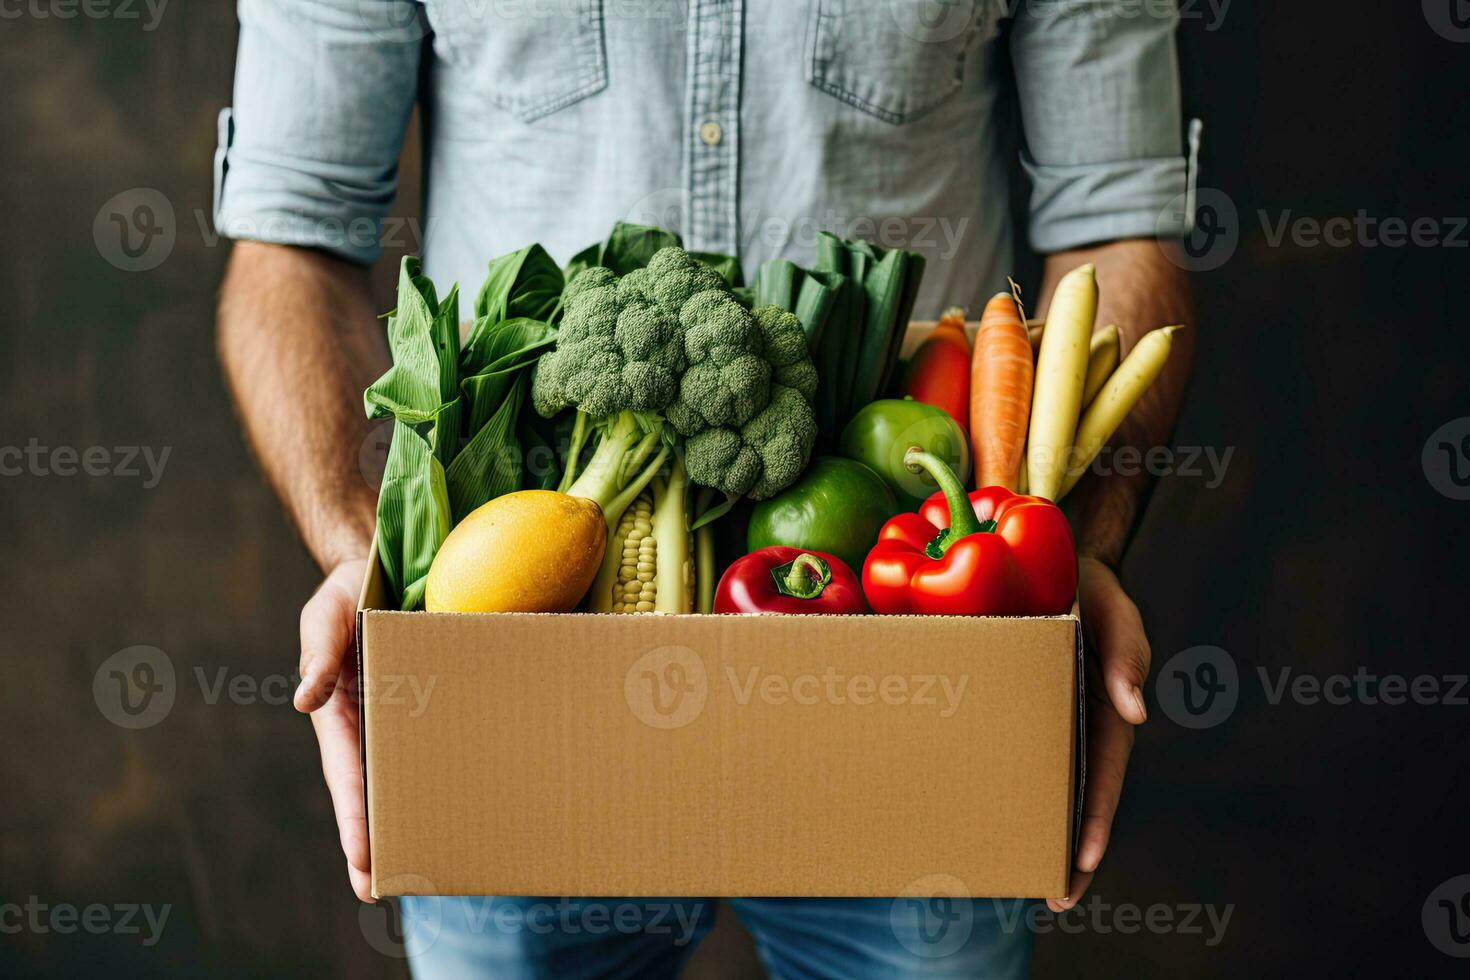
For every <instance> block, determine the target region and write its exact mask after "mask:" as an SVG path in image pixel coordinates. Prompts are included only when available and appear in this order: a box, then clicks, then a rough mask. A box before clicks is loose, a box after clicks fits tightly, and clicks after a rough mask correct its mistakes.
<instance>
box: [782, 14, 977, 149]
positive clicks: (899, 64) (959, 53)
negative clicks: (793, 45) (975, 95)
mask: <svg viewBox="0 0 1470 980" xmlns="http://www.w3.org/2000/svg"><path fill="white" fill-rule="evenodd" d="M810 2H811V4H812V8H811V21H810V24H809V27H808V32H807V34H808V37H807V59H806V62H807V64H806V77H807V81H808V82H810V83H811V84H812V85H813V86H814V87H816V88H818V89H820V90H822V91H823V92H826V93H827V94H828V95H831V96H834V97H836V98H838V99H841V100H842V101H843V102H846V103H848V104H849V105H853V106H856V107H857V108H859V109H861V110H863V111H864V112H867V113H869V114H870V115H873V116H877V117H878V118H879V119H882V120H884V121H885V122H889V123H893V124H895V125H899V124H902V123H906V122H909V121H911V120H914V119H918V118H919V117H921V116H923V115H924V114H925V113H927V112H929V111H931V110H932V109H934V108H935V107H936V106H938V105H939V104H940V103H942V102H944V101H945V100H946V99H948V98H950V97H951V96H953V95H954V94H955V93H956V92H958V91H959V90H960V88H961V86H962V85H963V84H964V75H965V61H966V59H967V58H968V57H969V55H970V53H971V52H973V51H974V50H975V49H976V48H977V47H978V46H979V45H980V44H981V43H982V42H983V41H986V40H988V39H989V38H991V37H994V36H995V34H996V31H997V26H998V24H999V21H1000V13H1001V7H1002V6H1003V4H1004V0H810Z"/></svg>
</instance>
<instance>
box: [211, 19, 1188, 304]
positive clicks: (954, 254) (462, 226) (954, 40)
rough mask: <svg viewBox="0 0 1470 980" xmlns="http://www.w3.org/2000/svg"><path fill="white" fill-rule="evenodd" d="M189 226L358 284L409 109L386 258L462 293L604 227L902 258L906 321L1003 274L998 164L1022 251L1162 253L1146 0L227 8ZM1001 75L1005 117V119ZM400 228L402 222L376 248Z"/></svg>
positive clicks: (1169, 101) (1175, 133) (1170, 141)
mask: <svg viewBox="0 0 1470 980" xmlns="http://www.w3.org/2000/svg"><path fill="white" fill-rule="evenodd" d="M239 14H240V23H241V30H240V47H239V54H238V61H237V64H236V76H235V92H234V107H233V109H232V110H230V111H227V112H226V113H224V114H223V115H222V117H221V148H220V152H219V154H218V157H217V171H218V172H217V176H216V216H215V217H216V224H217V225H218V227H219V228H220V230H221V232H222V233H223V234H225V235H227V236H230V237H234V238H247V239H257V240H263V241H272V242H280V243H288V244H300V245H307V246H313V247H317V248H324V249H327V250H330V251H332V252H335V253H336V254H338V255H341V256H343V257H345V258H347V259H349V260H352V261H355V262H360V263H368V262H371V261H372V260H373V259H374V258H375V257H376V256H377V254H378V251H379V237H380V228H387V227H388V226H386V225H382V224H381V222H382V219H384V217H385V215H386V214H387V211H388V208H389V206H390V205H391V203H392V201H393V197H394V194H395V190H396V181H397V162H398V157H399V151H400V149H401V148H402V142H403V138H404V132H405V128H406V127H407V124H408V121H409V116H410V113H411V111H412V109H413V107H414V105H415V103H416V102H417V103H419V104H421V105H422V107H423V132H424V151H425V162H424V167H425V175H426V181H425V182H426V196H425V203H424V221H423V224H422V226H421V229H420V234H418V235H417V236H409V241H408V245H409V247H410V248H411V249H413V250H415V251H421V252H422V253H423V254H424V258H425V267H426V271H427V272H428V273H429V274H430V275H431V276H432V277H433V278H434V279H435V280H436V281H437V282H439V283H440V285H441V292H442V291H443V289H445V288H447V286H448V284H449V282H451V281H458V282H459V284H460V286H461V288H462V289H464V290H467V291H471V292H472V291H473V290H475V289H476V288H478V286H479V284H480V282H481V280H482V279H483V277H484V273H485V266H486V263H487V262H488V260H490V259H491V258H493V257H494V256H497V255H500V254H502V253H504V252H508V251H511V250H513V249H516V248H519V247H520V246H522V245H524V244H527V243H530V242H536V241H539V242H541V243H542V244H543V245H544V246H545V247H546V248H547V249H548V250H549V251H550V252H551V254H552V255H553V256H554V257H556V258H557V259H559V260H561V261H565V260H566V259H568V258H570V257H571V256H572V255H573V254H574V253H575V252H576V251H578V250H579V249H581V248H582V247H584V246H585V245H587V244H589V243H591V242H594V241H597V240H600V239H601V238H603V237H605V235H606V234H607V231H608V229H609V228H610V227H611V226H612V224H613V222H614V221H617V220H631V221H635V222H640V223H650V224H661V225H664V226H666V227H671V228H674V229H675V230H677V231H679V232H680V233H681V234H682V235H683V236H684V241H685V244H686V246H687V247H690V248H694V249H702V250H708V251H716V252H725V253H732V254H738V255H739V256H740V257H741V260H742V263H743V265H744V267H745V272H746V276H747V278H749V277H750V276H751V275H752V274H753V273H754V270H755V267H756V266H757V265H759V264H760V263H761V262H762V261H764V260H766V259H769V258H772V257H775V256H782V257H786V258H791V259H793V260H795V261H797V262H803V263H804V262H809V261H811V259H812V257H813V254H814V243H815V239H816V233H817V232H818V231H820V230H823V229H825V230H831V231H834V232H836V233H838V234H840V235H843V236H845V237H849V238H864V239H868V240H870V241H873V242H875V243H877V244H879V245H883V246H906V247H910V248H913V249H914V250H916V251H918V252H921V253H922V254H924V255H925V257H926V258H927V260H928V265H927V270H926V275H925V280H924V283H925V284H924V290H923V293H922V294H921V297H920V301H919V305H918V309H917V311H916V312H917V314H918V315H921V316H925V315H927V316H932V315H933V314H935V313H936V312H937V311H938V310H939V308H940V307H942V306H947V305H955V304H959V305H966V304H968V305H969V306H970V308H971V309H972V310H975V309H978V307H979V304H980V303H981V302H983V298H984V297H986V296H988V295H990V294H991V293H993V292H994V291H996V290H997V289H1000V288H1003V287H1004V284H1005V276H1006V275H1007V274H1008V273H1009V272H1011V271H1012V270H1011V218H1010V189H1009V186H1008V172H1009V169H1010V166H1009V164H1010V161H1011V160H1012V159H1014V154H1016V153H1017V152H1019V153H1020V154H1021V162H1022V164H1023V166H1024V168H1025V170H1026V172H1027V173H1028V175H1029V177H1030V182H1031V185H1032V189H1031V197H1030V218H1029V235H1030V241H1031V243H1032V245H1033V246H1034V247H1035V248H1036V249H1037V250H1039V251H1042V252H1050V251H1055V250H1059V249H1064V248H1069V247H1074V246H1079V245H1083V244H1088V243H1092V242H1100V241H1107V240H1110V239H1115V238H1121V237H1138V236H1144V237H1152V236H1170V235H1179V234H1182V233H1183V232H1184V231H1185V230H1186V229H1185V227H1184V221H1185V218H1184V214H1183V212H1182V210H1181V209H1180V208H1179V206H1178V205H1177V203H1175V202H1177V201H1178V200H1179V199H1180V198H1181V197H1182V195H1183V194H1184V192H1185V182H1186V177H1185V170H1186V167H1185V160H1184V157H1183V155H1182V142H1183V140H1182V132H1181V120H1180V106H1179V83H1178V70H1177V58H1176V50H1175V41H1174V32H1175V27H1176V22H1177V19H1178V15H1177V11H1176V9H1175V6H1174V3H1173V2H1172V0H1164V2H1163V3H1160V2H1159V0H1148V2H1142V3H1141V2H1139V0H426V2H422V3H421V2H417V0H312V2H306V0H240V3H239ZM1008 74H1009V75H1010V76H1012V78H1013V79H1014V86H1015V92H1016V94H1017V96H1018V98H1017V99H1016V100H1015V103H1018V104H1019V108H1020V117H1019V119H1016V118H1015V113H1014V112H1013V111H1011V109H1010V107H1011V106H1012V105H1013V104H1015V103H1013V102H1012V101H1011V100H1010V98H1009V96H1008V92H1009V89H1010V82H1011V79H1010V78H1007V75H1008ZM390 230H397V231H398V232H399V236H400V237H402V227H401V222H394V223H393V229H390Z"/></svg>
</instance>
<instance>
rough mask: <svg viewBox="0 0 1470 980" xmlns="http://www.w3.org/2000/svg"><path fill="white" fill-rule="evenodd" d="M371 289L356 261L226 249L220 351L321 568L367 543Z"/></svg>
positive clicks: (380, 357) (259, 248)
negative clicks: (365, 395)
mask: <svg viewBox="0 0 1470 980" xmlns="http://www.w3.org/2000/svg"><path fill="white" fill-rule="evenodd" d="M369 295H370V294H369V291H368V286H367V276H366V273H365V272H364V271H363V270H361V269H358V268H356V267H354V266H351V265H348V264H346V263H344V262H341V261H339V260H337V259H333V258H330V257H328V256H325V255H322V254H319V253H315V252H311V251H308V250H306V249H301V248H292V247H288V246H278V245H263V244H258V243H255V242H241V243H239V244H238V245H236V246H235V248H234V251H233V253H232V254H231V256H230V262H229V268H228V269H227V271H226V273H225V280H224V285H223V286H222V287H221V290H220V307H219V323H218V333H219V337H218V340H219V350H220V360H221V363H222V364H223V365H224V371H225V377H226V379H227V381H228V383H229V387H230V391H231V393H232V394H233V396H234V399H235V405H236V409H237V410H238V412H239V414H240V418H241V421H242V423H243V425H244V428H245V434H246V437H247V439H248V440H249V442H250V446H251V448H252V450H253V451H254V453H255V455H256V458H257V459H258V460H259V462H260V466H261V469H262V470H264V471H265V474H266V477H267V478H268V479H269V480H270V482H271V485H272V486H273V487H274V488H275V491H276V493H277V494H278V495H279V496H280V498H281V502H282V503H283V505H284V506H285V508H286V512H287V513H288V514H290V515H291V518H292V520H293V521H294V522H295V524H296V527H297V529H298V530H299V531H300V533H301V537H302V540H303V541H305V543H306V546H307V548H308V549H309V550H310V551H311V554H312V556H313V557H314V558H315V559H316V560H317V563H318V564H319V565H321V566H322V568H323V569H330V568H333V567H335V566H336V565H337V564H339V563H340V562H342V561H344V560H347V559H350V558H360V557H363V556H364V555H366V554H367V552H368V548H369V547H370V545H371V541H372V533H373V518H374V510H375V505H374V500H375V498H376V494H375V492H374V491H373V488H372V487H371V486H370V485H369V483H368V480H367V476H366V475H365V474H364V473H363V471H362V466H361V464H360V462H359V457H360V450H361V447H362V445H363V442H364V439H365V438H366V437H367V435H368V432H369V428H370V426H369V423H368V421H367V419H366V418H365V417H364V415H363V411H362V392H363V389H364V388H366V387H367V385H368V384H370V383H371V382H372V381H373V379H374V378H376V377H378V376H379V375H380V374H381V373H382V372H383V370H384V368H385V366H386V364H387V360H388V355H387V349H386V347H385V345H384V342H383V339H382V333H381V331H380V329H379V328H378V327H377V325H376V324H375V322H374V312H373V309H372V306H371V301H370V298H369Z"/></svg>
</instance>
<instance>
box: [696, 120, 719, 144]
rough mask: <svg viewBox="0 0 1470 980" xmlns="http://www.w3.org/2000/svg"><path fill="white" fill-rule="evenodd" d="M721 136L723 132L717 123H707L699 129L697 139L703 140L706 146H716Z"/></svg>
mask: <svg viewBox="0 0 1470 980" xmlns="http://www.w3.org/2000/svg"><path fill="white" fill-rule="evenodd" d="M723 136H724V131H723V130H722V129H720V124H719V123H717V122H707V123H705V124H704V125H703V126H700V127H699V138H700V139H702V140H704V144H705V145H706V146H717V145H718V144H719V142H720V139H721V138H722V137H723Z"/></svg>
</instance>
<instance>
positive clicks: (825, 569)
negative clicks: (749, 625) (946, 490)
mask: <svg viewBox="0 0 1470 980" xmlns="http://www.w3.org/2000/svg"><path fill="white" fill-rule="evenodd" d="M867 611H868V604H867V603H866V602H864V601H863V590H862V586H860V585H859V584H858V579H857V575H855V574H854V573H853V570H852V569H851V568H848V567H847V563H846V562H844V561H843V560H842V559H841V558H838V557H837V556H836V555H829V554H827V553H826V552H824V551H803V550H802V549H801V548H783V547H780V546H777V545H773V546H772V547H769V548H761V549H759V550H757V551H752V552H751V553H750V554H748V555H745V556H744V557H742V558H737V559H736V560H735V561H734V562H732V563H731V565H730V567H729V568H727V569H725V574H724V575H722V576H721V577H720V585H719V588H718V589H717V590H716V592H715V612H717V613H788V614H802V613H836V614H842V613H849V614H850V613H865V612H867Z"/></svg>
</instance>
